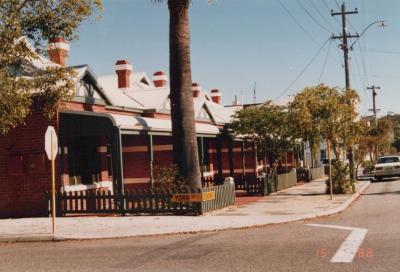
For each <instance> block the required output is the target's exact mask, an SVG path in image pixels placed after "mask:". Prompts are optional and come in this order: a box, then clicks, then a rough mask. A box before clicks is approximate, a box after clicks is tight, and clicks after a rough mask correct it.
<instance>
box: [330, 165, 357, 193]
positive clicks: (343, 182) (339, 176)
mask: <svg viewBox="0 0 400 272" xmlns="http://www.w3.org/2000/svg"><path fill="white" fill-rule="evenodd" d="M349 173H350V171H349V165H348V164H344V163H343V162H342V161H340V160H337V161H334V162H332V185H333V193H334V194H348V193H354V192H355V181H354V180H351V179H350V178H349ZM326 185H327V193H330V181H329V179H328V180H327V181H326Z"/></svg>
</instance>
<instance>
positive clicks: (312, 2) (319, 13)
mask: <svg viewBox="0 0 400 272" xmlns="http://www.w3.org/2000/svg"><path fill="white" fill-rule="evenodd" d="M309 2H310V4H311V6H312V7H313V8H314V10H315V11H316V12H317V13H318V15H319V17H321V18H322V20H323V21H324V22H325V23H327V24H328V25H329V27H332V25H331V23H330V22H329V21H328V19H326V17H325V16H324V15H323V14H322V13H321V11H320V10H319V8H318V7H317V6H316V5H315V4H314V1H313V0H309ZM334 18H335V17H334Z"/></svg>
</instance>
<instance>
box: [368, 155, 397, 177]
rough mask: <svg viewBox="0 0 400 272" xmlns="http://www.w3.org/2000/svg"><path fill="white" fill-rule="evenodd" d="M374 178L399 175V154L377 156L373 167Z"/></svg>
mask: <svg viewBox="0 0 400 272" xmlns="http://www.w3.org/2000/svg"><path fill="white" fill-rule="evenodd" d="M374 176H375V180H377V181H382V179H383V178H391V177H400V156H383V157H379V158H378V160H377V162H376V164H375V167H374Z"/></svg>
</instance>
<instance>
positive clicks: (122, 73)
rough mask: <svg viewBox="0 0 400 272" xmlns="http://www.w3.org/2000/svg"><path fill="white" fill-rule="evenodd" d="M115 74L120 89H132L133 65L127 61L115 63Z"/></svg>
mask: <svg viewBox="0 0 400 272" xmlns="http://www.w3.org/2000/svg"><path fill="white" fill-rule="evenodd" d="M115 72H116V73H117V76H118V88H119V89H129V88H130V87H131V73H132V65H131V64H130V63H129V61H127V60H118V61H117V62H116V63H115Z"/></svg>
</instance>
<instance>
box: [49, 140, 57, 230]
mask: <svg viewBox="0 0 400 272" xmlns="http://www.w3.org/2000/svg"><path fill="white" fill-rule="evenodd" d="M50 144H51V151H50V155H51V185H52V186H51V187H52V192H51V195H52V196H51V199H52V201H51V204H52V207H51V214H52V232H53V235H54V234H55V233H56V173H55V163H54V154H53V152H54V151H53V146H54V143H53V133H51V134H50Z"/></svg>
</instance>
